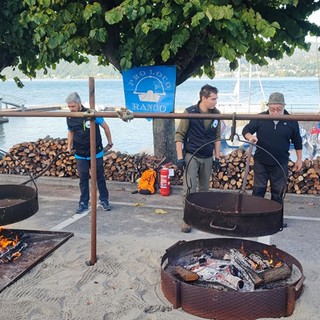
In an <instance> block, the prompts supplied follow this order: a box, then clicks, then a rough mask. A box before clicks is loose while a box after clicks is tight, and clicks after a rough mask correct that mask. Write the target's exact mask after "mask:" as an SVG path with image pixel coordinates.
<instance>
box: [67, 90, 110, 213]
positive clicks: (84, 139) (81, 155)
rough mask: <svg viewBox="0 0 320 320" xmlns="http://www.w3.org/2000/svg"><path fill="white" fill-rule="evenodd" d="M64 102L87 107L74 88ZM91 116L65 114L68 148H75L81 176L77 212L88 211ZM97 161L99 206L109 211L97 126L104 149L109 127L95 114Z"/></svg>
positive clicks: (77, 109) (71, 106) (73, 108)
mask: <svg viewBox="0 0 320 320" xmlns="http://www.w3.org/2000/svg"><path fill="white" fill-rule="evenodd" d="M66 102H67V104H68V107H69V109H70V111H71V112H86V111H88V109H87V108H85V107H84V106H83V105H82V103H81V99H80V96H79V95H78V93H77V92H72V93H70V94H69V95H68V97H67V99H66ZM90 123H91V122H90V118H89V117H84V118H83V117H81V118H79V117H68V118H67V125H68V151H69V152H71V150H72V149H74V150H75V158H76V162H77V169H78V175H79V178H80V182H79V185H80V201H79V207H78V209H77V210H76V213H79V214H81V213H88V212H89V200H90V193H89V177H90V162H91V159H90ZM95 124H96V161H97V165H96V168H97V186H98V190H99V200H100V201H99V206H100V207H102V209H103V210H105V211H109V210H110V205H109V191H108V189H107V185H106V180H105V176H104V166H103V154H104V149H103V145H102V138H101V134H100V129H99V127H100V126H101V127H102V128H103V130H104V133H105V135H106V137H107V140H108V145H107V147H106V148H105V150H109V149H111V148H112V146H113V143H112V138H111V132H110V128H109V126H108V125H107V123H106V122H105V121H104V120H103V118H96V119H95Z"/></svg>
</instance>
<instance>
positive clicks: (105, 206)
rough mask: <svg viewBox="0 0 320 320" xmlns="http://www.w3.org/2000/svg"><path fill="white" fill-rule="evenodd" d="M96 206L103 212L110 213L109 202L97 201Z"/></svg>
mask: <svg viewBox="0 0 320 320" xmlns="http://www.w3.org/2000/svg"><path fill="white" fill-rule="evenodd" d="M98 206H99V207H101V208H102V209H103V210H104V211H110V210H111V208H110V205H109V201H108V200H106V201H99V203H98Z"/></svg>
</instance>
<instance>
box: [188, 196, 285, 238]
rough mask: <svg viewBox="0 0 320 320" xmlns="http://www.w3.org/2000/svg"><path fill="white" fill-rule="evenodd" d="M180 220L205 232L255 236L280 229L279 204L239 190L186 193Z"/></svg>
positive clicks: (268, 233)
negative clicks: (233, 191) (234, 191)
mask: <svg viewBox="0 0 320 320" xmlns="http://www.w3.org/2000/svg"><path fill="white" fill-rule="evenodd" d="M184 221H185V222H186V223H187V224H189V225H191V226H193V227H194V228H196V229H199V230H201V231H205V232H209V233H214V234H220V235H224V236H232V237H259V236H266V235H270V234H274V233H276V232H279V231H281V230H282V228H283V207H282V205H281V204H280V203H277V202H275V201H272V200H269V199H265V198H260V197H255V196H251V195H247V194H243V193H229V192H196V193H190V194H189V195H187V197H186V201H185V208H184Z"/></svg>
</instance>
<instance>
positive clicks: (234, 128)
mask: <svg viewBox="0 0 320 320" xmlns="http://www.w3.org/2000/svg"><path fill="white" fill-rule="evenodd" d="M236 128H237V122H236V113H235V112H234V113H233V114H232V125H231V133H230V140H231V142H233V140H234V136H235V135H236Z"/></svg>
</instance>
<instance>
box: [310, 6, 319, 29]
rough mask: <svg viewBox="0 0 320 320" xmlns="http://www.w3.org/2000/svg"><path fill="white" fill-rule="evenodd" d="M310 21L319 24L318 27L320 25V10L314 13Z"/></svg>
mask: <svg viewBox="0 0 320 320" xmlns="http://www.w3.org/2000/svg"><path fill="white" fill-rule="evenodd" d="M309 21H310V22H313V23H315V24H317V25H318V26H319V25H320V10H318V11H316V12H314V13H313V14H312V15H311V16H310V17H309Z"/></svg>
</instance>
